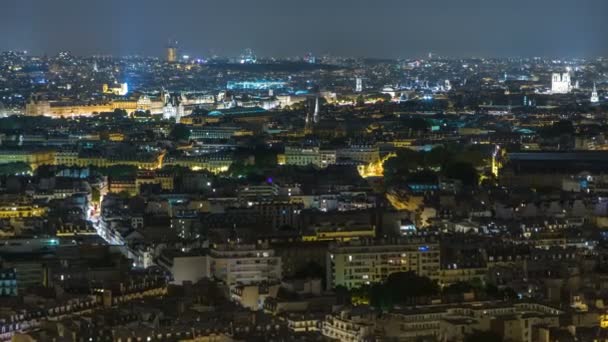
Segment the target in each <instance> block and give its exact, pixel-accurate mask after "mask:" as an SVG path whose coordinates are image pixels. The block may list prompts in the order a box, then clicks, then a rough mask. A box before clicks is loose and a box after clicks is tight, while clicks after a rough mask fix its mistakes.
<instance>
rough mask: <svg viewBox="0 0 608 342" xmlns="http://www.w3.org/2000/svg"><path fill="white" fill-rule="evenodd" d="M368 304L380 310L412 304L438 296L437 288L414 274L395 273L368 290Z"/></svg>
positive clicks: (432, 283)
mask: <svg viewBox="0 0 608 342" xmlns="http://www.w3.org/2000/svg"><path fill="white" fill-rule="evenodd" d="M369 291H370V292H369V293H370V294H369V298H370V304H371V305H373V306H376V307H381V308H386V309H388V308H391V307H393V306H394V305H398V304H406V305H407V304H414V303H416V302H418V301H420V300H421V299H423V298H425V297H430V296H434V295H437V294H439V286H438V285H437V283H436V282H434V281H433V280H431V279H430V278H427V277H421V276H418V275H417V274H416V273H414V272H396V273H392V274H391V275H389V276H388V278H387V279H386V280H385V281H384V282H383V283H381V284H374V285H372V286H371V288H370V289H369Z"/></svg>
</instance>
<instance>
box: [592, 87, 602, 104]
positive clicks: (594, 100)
mask: <svg viewBox="0 0 608 342" xmlns="http://www.w3.org/2000/svg"><path fill="white" fill-rule="evenodd" d="M590 100H591V103H598V102H600V97H599V96H598V95H597V88H596V87H595V82H593V91H592V92H591V99H590Z"/></svg>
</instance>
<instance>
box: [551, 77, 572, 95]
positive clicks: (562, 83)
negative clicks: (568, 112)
mask: <svg viewBox="0 0 608 342" xmlns="http://www.w3.org/2000/svg"><path fill="white" fill-rule="evenodd" d="M571 82H572V80H571V79H570V73H568V72H565V73H563V74H560V73H553V75H552V76H551V93H552V94H568V93H569V92H570V91H571V90H572V83H571Z"/></svg>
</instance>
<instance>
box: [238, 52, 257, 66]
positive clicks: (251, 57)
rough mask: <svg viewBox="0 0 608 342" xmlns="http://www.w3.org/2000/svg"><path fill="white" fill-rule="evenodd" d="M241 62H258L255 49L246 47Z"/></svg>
mask: <svg viewBox="0 0 608 342" xmlns="http://www.w3.org/2000/svg"><path fill="white" fill-rule="evenodd" d="M240 62H241V64H255V63H256V62H257V57H256V56H255V53H253V50H251V49H245V52H244V53H243V54H242V55H241V60H240Z"/></svg>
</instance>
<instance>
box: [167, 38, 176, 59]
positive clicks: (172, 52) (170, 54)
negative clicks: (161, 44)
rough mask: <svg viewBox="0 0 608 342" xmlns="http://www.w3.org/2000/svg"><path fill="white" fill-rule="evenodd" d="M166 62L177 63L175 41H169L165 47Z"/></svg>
mask: <svg viewBox="0 0 608 342" xmlns="http://www.w3.org/2000/svg"><path fill="white" fill-rule="evenodd" d="M167 62H169V63H175V62H177V41H169V44H168V45H167Z"/></svg>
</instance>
